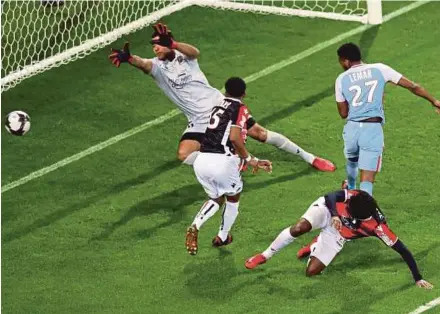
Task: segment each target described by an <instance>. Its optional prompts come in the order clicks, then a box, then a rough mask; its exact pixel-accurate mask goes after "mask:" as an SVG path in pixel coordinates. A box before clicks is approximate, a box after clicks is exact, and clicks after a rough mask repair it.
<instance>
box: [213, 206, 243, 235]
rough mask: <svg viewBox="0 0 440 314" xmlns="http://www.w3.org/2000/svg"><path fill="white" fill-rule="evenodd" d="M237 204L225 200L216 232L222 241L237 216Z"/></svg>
mask: <svg viewBox="0 0 440 314" xmlns="http://www.w3.org/2000/svg"><path fill="white" fill-rule="evenodd" d="M238 204H239V202H237V203H231V202H226V206H225V209H224V210H223V216H222V224H221V225H220V230H219V232H218V236H219V238H220V239H222V241H225V240H226V239H227V238H228V234H229V231H231V228H232V225H233V224H234V222H235V219H237V216H238Z"/></svg>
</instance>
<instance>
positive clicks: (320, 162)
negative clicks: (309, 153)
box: [312, 157, 336, 172]
mask: <svg viewBox="0 0 440 314" xmlns="http://www.w3.org/2000/svg"><path fill="white" fill-rule="evenodd" d="M312 166H313V168H315V169H318V170H320V171H324V172H333V171H335V170H336V166H335V165H334V164H333V163H332V162H331V161H330V160H327V159H324V158H320V157H315V159H313V162H312Z"/></svg>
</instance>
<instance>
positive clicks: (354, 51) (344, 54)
mask: <svg viewBox="0 0 440 314" xmlns="http://www.w3.org/2000/svg"><path fill="white" fill-rule="evenodd" d="M338 56H339V58H342V59H347V60H349V61H361V59H362V56H361V49H360V48H359V47H358V46H357V45H356V44H353V43H347V44H343V45H342V46H341V47H339V49H338Z"/></svg>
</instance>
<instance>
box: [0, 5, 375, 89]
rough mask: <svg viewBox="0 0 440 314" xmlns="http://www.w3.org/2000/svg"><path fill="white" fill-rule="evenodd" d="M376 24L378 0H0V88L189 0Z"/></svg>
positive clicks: (81, 53)
mask: <svg viewBox="0 0 440 314" xmlns="http://www.w3.org/2000/svg"><path fill="white" fill-rule="evenodd" d="M193 5H197V6H201V7H209V8H214V9H223V10H236V11H241V12H252V13H260V14H277V15H283V16H300V17H309V18H325V19H333V20H341V21H350V22H360V23H370V24H379V23H381V22H382V6H381V1H380V0H367V1H361V0H345V1H322V0H316V1H312V0H304V1H297V0H169V1H164V0H150V1H146V0H144V1H142V0H125V1H115V0H102V1H64V0H44V1H43V0H39V1H37V0H35V1H15V0H10V1H2V3H1V9H2V12H1V15H2V16H1V17H2V47H1V49H2V73H1V76H2V78H1V92H2V93H3V92H4V91H7V90H8V89H10V88H13V87H14V86H16V85H17V84H19V83H20V82H21V81H23V80H24V79H26V78H28V77H31V76H34V75H36V74H38V73H41V72H44V71H46V70H49V69H51V68H53V67H58V66H60V65H62V64H66V63H69V62H72V61H75V60H77V59H80V58H83V57H85V56H87V55H88V54H90V53H92V52H93V51H96V50H98V49H100V48H103V47H105V46H107V45H109V44H110V43H112V42H114V41H116V40H117V39H119V38H121V37H122V36H124V35H126V34H129V33H132V32H134V31H137V30H139V29H141V28H144V27H146V26H148V25H151V24H153V23H154V22H156V21H158V20H159V19H161V18H162V17H164V16H167V15H170V14H172V13H174V12H177V11H180V10H183V9H185V8H187V7H189V6H193Z"/></svg>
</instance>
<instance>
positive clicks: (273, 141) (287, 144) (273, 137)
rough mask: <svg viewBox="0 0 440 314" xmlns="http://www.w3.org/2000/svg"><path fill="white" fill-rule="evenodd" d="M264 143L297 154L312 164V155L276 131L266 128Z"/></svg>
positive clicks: (313, 157)
mask: <svg viewBox="0 0 440 314" xmlns="http://www.w3.org/2000/svg"><path fill="white" fill-rule="evenodd" d="M266 143H267V144H270V145H273V146H275V147H277V148H278V149H281V150H284V151H285V152H288V153H290V154H294V155H298V156H299V157H301V158H302V159H304V161H306V162H308V163H309V164H312V163H313V160H314V159H315V156H314V155H312V154H310V153H308V152H306V151H305V150H303V149H302V148H301V147H299V146H298V145H296V144H295V143H293V142H292V141H291V140H289V139H288V138H287V137H285V136H284V135H282V134H279V133H277V132H272V131H269V130H267V139H266Z"/></svg>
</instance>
